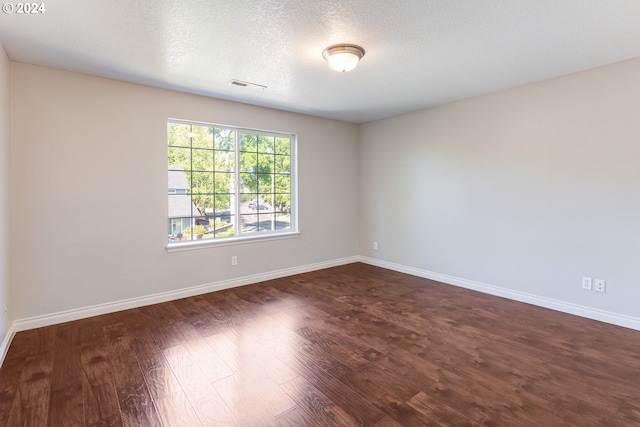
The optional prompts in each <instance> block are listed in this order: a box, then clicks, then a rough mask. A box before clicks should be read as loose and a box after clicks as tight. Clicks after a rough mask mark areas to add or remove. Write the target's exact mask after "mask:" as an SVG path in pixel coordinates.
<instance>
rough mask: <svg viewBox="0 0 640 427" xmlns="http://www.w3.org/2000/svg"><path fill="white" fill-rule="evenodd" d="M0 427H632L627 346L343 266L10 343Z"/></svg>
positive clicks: (575, 324)
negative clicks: (606, 426)
mask: <svg viewBox="0 0 640 427" xmlns="http://www.w3.org/2000/svg"><path fill="white" fill-rule="evenodd" d="M4 425H9V426H18V425H19V426H45V425H50V426H81V425H84V426H120V425H127V426H128V425H142V426H160V425H164V426H181V425H183V426H215V425H230V426H316V425H317V426H331V425H343V426H359V425H366V426H399V425H402V426H418V425H502V426H568V425H578V426H604V425H611V426H628V425H640V332H638V331H633V330H630V329H625V328H621V327H616V326H612V325H608V324H604V323H599V322H596V321H591V320H587V319H582V318H579V317H574V316H571V315H567V314H562V313H558V312H554V311H551V310H546V309H542V308H538V307H533V306H530V305H527V304H522V303H518V302H513V301H509V300H505V299H501V298H497V297H493V296H488V295H484V294H480V293H477V292H473V291H469V290H465V289H461V288H457V287H453V286H449V285H444V284H441V283H437V282H433V281H429V280H425V279H420V278H417V277H413V276H408V275H404V274H400V273H396V272H392V271H388V270H384V269H381V268H377V267H372V266H368V265H365V264H351V265H347V266H342V267H336V268H331V269H327V270H321V271H316V272H312V273H307V274H301V275H297V276H292V277H287V278H283V279H278V280H272V281H268V282H263V283H259V284H255V285H250V286H245V287H241V288H235V289H230V290H226V291H220V292H215V293H210V294H205V295H200V296H196V297H192V298H187V299H181V300H177V301H172V302H168V303H164V304H158V305H154V306H149V307H143V308H138V309H133V310H127V311H122V312H118V313H113V314H108V315H104V316H99V317H93V318H89V319H85V320H79V321H76V322H70V323H64V324H59V325H55V326H50V327H46V328H40V329H35V330H30V331H25V332H20V333H18V334H16V336H15V338H14V339H13V342H12V344H11V347H10V349H9V352H8V354H7V357H6V359H5V362H4V364H3V366H2V368H1V369H0V426H4Z"/></svg>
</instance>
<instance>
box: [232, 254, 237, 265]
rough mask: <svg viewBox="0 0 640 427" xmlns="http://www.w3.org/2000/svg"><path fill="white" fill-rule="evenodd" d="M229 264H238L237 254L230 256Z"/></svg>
mask: <svg viewBox="0 0 640 427" xmlns="http://www.w3.org/2000/svg"><path fill="white" fill-rule="evenodd" d="M231 265H238V257H237V256H235V255H234V256H232V257H231Z"/></svg>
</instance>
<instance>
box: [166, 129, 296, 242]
mask: <svg viewBox="0 0 640 427" xmlns="http://www.w3.org/2000/svg"><path fill="white" fill-rule="evenodd" d="M167 165H168V168H167V172H168V180H167V181H168V191H167V197H168V215H167V227H168V228H167V230H168V233H167V234H168V247H169V248H172V247H173V248H175V247H185V246H194V245H197V246H199V245H206V244H209V243H210V244H217V243H220V242H234V241H239V240H240V241H242V240H253V239H256V238H260V239H261V238H268V237H284V236H288V235H292V234H297V233H298V227H297V203H296V194H297V193H296V187H297V186H296V170H297V169H296V137H295V135H294V134H288V133H279V132H268V131H261V130H255V129H242V128H236V127H231V126H220V125H215V124H209V123H196V122H187V121H183V120H174V119H169V120H168V121H167Z"/></svg>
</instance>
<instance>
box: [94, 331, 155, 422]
mask: <svg viewBox="0 0 640 427" xmlns="http://www.w3.org/2000/svg"><path fill="white" fill-rule="evenodd" d="M104 330H105V336H106V338H107V340H108V341H109V343H110V345H109V350H110V351H109V360H110V366H111V376H112V378H113V384H114V386H115V389H116V392H117V397H118V403H119V407H120V415H121V417H122V423H123V424H124V425H125V426H150V425H162V422H161V421H160V418H159V417H158V413H157V411H156V408H155V405H154V403H153V401H152V399H151V395H150V393H149V390H148V388H147V384H146V382H145V380H144V376H143V374H142V371H141V370H140V365H139V364H138V359H137V358H136V355H135V352H134V351H133V349H132V341H133V336H132V335H130V334H129V333H128V331H127V330H126V328H125V327H124V325H123V324H121V323H116V324H114V325H107V326H105V328H104Z"/></svg>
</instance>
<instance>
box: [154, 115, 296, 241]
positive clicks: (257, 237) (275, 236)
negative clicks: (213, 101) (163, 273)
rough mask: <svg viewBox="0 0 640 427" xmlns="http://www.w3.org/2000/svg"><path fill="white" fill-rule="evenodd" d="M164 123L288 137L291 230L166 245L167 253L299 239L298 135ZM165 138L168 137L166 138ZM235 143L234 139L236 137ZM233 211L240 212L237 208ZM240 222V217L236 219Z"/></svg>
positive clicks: (236, 162) (198, 124) (178, 120)
mask: <svg viewBox="0 0 640 427" xmlns="http://www.w3.org/2000/svg"><path fill="white" fill-rule="evenodd" d="M166 122H167V123H169V122H171V123H181V124H187V125H195V126H212V127H220V128H227V129H233V130H234V131H235V132H236V135H237V134H238V133H239V132H256V133H260V134H261V135H267V136H275V137H281V136H283V135H287V136H291V184H290V185H291V228H290V229H289V230H284V231H273V232H270V233H258V232H255V233H247V234H245V235H238V236H233V237H224V238H221V239H206V240H191V241H182V242H180V243H167V245H166V250H167V252H182V251H189V250H196V249H206V248H211V247H219V246H232V245H239V244H246V243H254V242H260V241H268V240H281V239H290V238H296V237H299V236H300V234H301V233H300V229H299V227H298V135H297V134H295V133H290V132H279V131H270V130H264V129H255V128H248V127H238V126H232V125H221V124H215V123H207V122H199V121H191V120H184V119H174V118H171V117H169V118H167V121H166ZM167 138H168V135H167ZM236 144H237V138H236ZM235 166H236V170H235V178H236V182H235V188H240V187H239V186H240V173H239V167H240V166H239V151H238V150H237V148H236V161H235ZM235 199H236V204H239V199H240V198H239V197H236V198H235ZM236 212H239V210H238V207H237V206H236ZM238 220H239V218H238Z"/></svg>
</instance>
